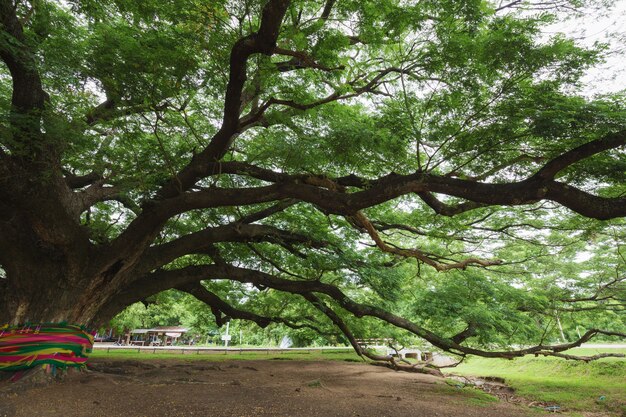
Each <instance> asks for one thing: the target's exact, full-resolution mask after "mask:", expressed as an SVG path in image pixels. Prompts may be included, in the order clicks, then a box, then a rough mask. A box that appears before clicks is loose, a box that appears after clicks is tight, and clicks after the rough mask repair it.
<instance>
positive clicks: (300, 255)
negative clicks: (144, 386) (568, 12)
mask: <svg viewBox="0 0 626 417" xmlns="http://www.w3.org/2000/svg"><path fill="white" fill-rule="evenodd" d="M571 5H572V4H570V3H566V2H554V3H551V6H553V7H552V9H551V10H552V11H555V10H556V11H558V10H559V9H562V8H566V9H567V8H568V7H570V6H571ZM538 9H540V10H538ZM544 9H546V4H544V3H534V2H512V3H510V4H493V3H490V2H486V1H477V0H472V1H463V2H458V1H449V2H445V1H444V2H441V1H436V2H433V1H420V2H415V3H410V2H409V3H406V2H400V1H394V0H384V1H376V2H368V1H350V0H339V1H334V0H327V1H325V2H321V1H303V0H299V1H288V0H269V1H267V2H259V1H254V0H242V1H229V2H220V1H216V2H210V3H207V2H201V1H196V0H179V1H170V2H163V1H156V0H155V1H150V0H148V1H142V2H134V1H125V0H107V1H97V2H96V1H90V0H75V1H70V2H66V3H57V2H49V1H43V0H38V1H18V0H0V16H1V21H0V23H1V29H2V36H1V37H0V58H1V59H2V61H3V62H4V64H5V67H3V68H2V69H1V72H0V107H1V108H2V115H3V116H2V117H3V122H2V131H1V135H2V136H1V138H2V142H1V145H0V162H1V164H0V264H1V265H2V269H3V270H4V271H5V275H4V276H3V278H2V279H0V290H1V291H0V297H2V300H1V302H0V320H2V321H5V320H6V321H8V322H10V323H14V324H17V323H21V322H24V321H35V322H36V321H57V320H68V321H71V322H77V323H82V324H86V325H98V324H101V323H104V322H106V321H107V320H109V319H110V318H111V317H112V316H114V315H115V314H116V313H118V312H120V311H121V310H122V309H123V308H124V307H126V306H128V305H130V304H132V303H133V302H136V301H140V300H143V299H145V298H146V297H149V296H152V295H154V294H156V293H158V292H160V291H163V290H167V289H171V288H177V289H179V290H182V291H184V292H187V293H189V294H191V295H193V296H194V297H196V298H197V299H198V300H200V301H202V302H204V303H206V304H208V305H209V306H210V308H211V310H212V312H213V314H214V315H215V318H216V320H217V323H218V324H221V323H223V321H224V320H226V319H227V317H232V318H241V319H246V320H250V321H253V322H256V323H257V324H259V325H261V326H267V325H268V324H269V323H272V322H281V323H284V324H287V325H289V326H292V327H305V328H312V329H318V330H320V331H324V330H322V329H323V328H326V327H327V326H328V325H329V324H331V323H332V324H333V325H334V326H336V328H337V329H339V330H341V332H342V333H343V334H344V335H345V337H347V338H348V339H349V340H350V341H351V343H352V344H353V345H354V346H355V349H357V351H359V352H360V348H359V347H358V345H357V344H356V343H355V336H354V334H355V333H354V332H353V330H351V329H354V331H355V332H360V331H362V330H361V329H362V327H360V326H361V324H359V320H358V319H357V318H362V317H369V318H370V319H371V320H378V321H382V322H384V323H387V324H389V325H393V326H396V327H398V328H399V329H402V330H403V331H407V332H409V333H410V334H413V335H415V336H418V337H420V338H422V339H425V340H427V341H428V342H430V343H432V344H433V345H435V346H437V347H439V348H441V349H444V350H446V351H449V352H452V353H457V354H460V355H466V354H479V355H483V356H494V357H498V356H499V357H512V356H516V355H523V354H527V353H541V354H550V355H553V354H556V355H559V354H560V353H559V352H562V351H563V350H565V349H567V348H568V347H571V346H577V345H579V344H581V343H582V342H585V341H587V340H589V339H590V338H592V337H594V336H596V335H607V336H609V335H614V336H624V333H623V332H624V314H623V311H624V310H623V308H624V285H625V282H626V275H625V274H624V259H623V250H624V249H623V242H624V239H623V238H624V227H623V226H624V217H625V216H626V198H625V197H624V192H625V191H626V188H625V187H626V183H625V182H624V172H625V168H626V159H625V158H626V155H625V153H624V144H625V143H626V130H625V127H626V123H625V122H626V118H625V115H626V113H625V108H626V107H625V106H624V96H623V95H621V94H614V95H609V96H603V97H594V98H593V99H589V98H586V97H584V96H581V95H579V94H578V91H579V89H580V87H581V86H580V79H581V76H582V75H583V74H584V72H585V71H586V70H587V69H588V68H590V67H591V66H593V65H594V64H596V63H598V62H599V61H600V60H601V59H602V51H603V49H602V46H598V47H597V48H595V49H585V48H582V47H580V46H578V45H577V44H576V43H575V42H574V41H573V40H570V39H567V38H566V37H564V36H561V35H553V36H546V35H545V34H543V33H542V32H541V29H542V27H543V26H545V25H546V24H548V23H551V22H553V21H554V16H553V15H551V14H546V13H545V10H544ZM590 243H591V244H590ZM586 257H589V259H588V261H586V262H588V264H582V263H581V262H580V260H582V259H585V258H586ZM611 313H615V315H616V319H615V320H613V319H611V320H605V321H604V322H603V323H602V324H604V325H606V327H604V328H603V329H599V328H596V327H595V326H594V327H591V328H585V329H583V331H582V333H581V334H580V336H579V337H576V340H572V339H571V337H572V334H571V333H572V329H573V328H574V327H575V326H576V325H578V323H580V324H587V323H589V319H588V317H595V315H596V314H611ZM574 317H583V318H582V319H578V318H574ZM585 317H587V319H585ZM603 317H605V316H603ZM368 320H369V319H368ZM577 320H580V321H577ZM594 322H595V323H597V322H596V321H595V320H594ZM585 327H587V326H585ZM561 328H562V329H563V330H562V332H561V330H560V329H561ZM565 332H567V335H565ZM357 336H358V334H357ZM564 336H567V338H568V341H569V342H570V343H566V344H560V345H557V346H549V345H548V342H550V341H554V340H556V338H560V337H564ZM512 344H524V345H530V344H532V347H528V348H523V349H522V350H518V351H511V350H510V349H509V346H511V345H512Z"/></svg>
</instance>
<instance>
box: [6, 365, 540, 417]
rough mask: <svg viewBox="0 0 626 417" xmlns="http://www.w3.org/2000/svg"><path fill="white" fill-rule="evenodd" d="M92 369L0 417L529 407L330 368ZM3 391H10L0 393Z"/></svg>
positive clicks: (396, 376)
mask: <svg viewBox="0 0 626 417" xmlns="http://www.w3.org/2000/svg"><path fill="white" fill-rule="evenodd" d="M89 367H90V371H87V372H81V373H71V374H69V375H68V376H67V377H66V378H64V379H63V380H62V381H60V382H56V383H52V384H47V385H45V386H39V387H30V388H28V389H23V390H17V391H15V390H13V392H10V393H8V392H7V391H6V389H5V390H4V392H3V393H1V394H0V416H7V417H8V416H16V417H20V416H29V417H31V416H43V417H45V416H55V417H56V416H65V417H91V416H94V417H95V416H106V417H116V416H146V417H161V416H167V417H173V416H237V417H239V416H241V417H243V416H255V417H256V416H313V417H322V416H323V417H330V416H361V417H370V416H371V417H382V416H389V417H391V416H420V417H431V416H438V417H445V416H455V417H457V416H468V417H508V416H510V417H521V416H528V415H529V414H530V411H529V410H528V408H523V407H521V406H515V405H513V404H507V403H504V402H497V401H495V402H486V401H484V396H483V397H481V395H482V394H479V393H474V392H472V390H460V389H457V388H455V387H451V386H449V385H448V384H446V383H445V382H444V380H443V379H440V378H436V377H433V376H429V375H421V374H409V373H402V372H394V371H392V370H390V369H386V368H382V367H377V366H370V365H366V364H361V363H349V362H333V361H295V360H265V361H229V362H215V363H213V362H205V361H184V360H180V361H174V360H146V361H136V360H102V359H94V360H92V361H90V364H89ZM4 388H6V386H5V387H4Z"/></svg>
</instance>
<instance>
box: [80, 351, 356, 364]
mask: <svg viewBox="0 0 626 417" xmlns="http://www.w3.org/2000/svg"><path fill="white" fill-rule="evenodd" d="M89 357H91V358H102V359H114V360H115V359H134V360H137V359H141V360H155V359H178V360H204V361H211V362H215V361H225V360H268V359H269V360H311V361H315V360H336V361H358V362H362V360H361V358H359V357H358V356H357V354H356V353H354V351H352V350H324V351H311V352H309V351H292V352H284V353H276V352H269V354H268V353H266V352H243V353H239V352H238V351H237V350H233V351H229V352H228V354H224V352H215V353H209V354H204V353H200V354H196V353H195V352H193V351H192V353H186V354H181V353H151V352H150V353H148V352H144V353H137V349H132V348H130V349H128V350H125V349H116V350H114V351H111V352H110V353H107V352H106V351H105V350H94V351H93V353H91V354H90V355H89Z"/></svg>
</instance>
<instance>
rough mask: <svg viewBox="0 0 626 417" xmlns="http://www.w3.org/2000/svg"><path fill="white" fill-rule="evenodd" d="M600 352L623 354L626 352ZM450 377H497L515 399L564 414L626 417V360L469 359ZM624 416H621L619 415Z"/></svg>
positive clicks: (582, 351)
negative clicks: (556, 407)
mask: <svg viewBox="0 0 626 417" xmlns="http://www.w3.org/2000/svg"><path fill="white" fill-rule="evenodd" d="M600 351H601V352H613V353H626V349H606V350H600ZM568 353H572V354H578V355H592V354H595V353H599V352H598V350H597V349H594V350H590V349H574V350H572V351H570V352H568ZM448 372H449V373H456V374H461V375H472V376H498V377H502V378H504V379H505V380H506V383H507V384H508V385H510V386H511V387H513V388H515V390H516V393H517V395H519V396H522V397H525V398H528V399H531V400H538V401H545V402H550V403H554V404H556V405H559V406H561V407H563V408H566V409H567V410H570V411H573V412H574V413H573V414H572V415H576V412H582V411H598V412H600V411H608V412H611V413H615V415H617V416H619V415H626V360H624V359H615V358H606V359H601V360H598V361H594V362H589V363H584V362H573V361H566V360H563V359H557V358H543V357H542V358H535V357H532V356H530V357H524V358H518V359H514V360H511V361H509V360H504V359H486V358H470V359H469V360H468V361H467V362H465V363H463V364H462V365H459V366H458V367H457V368H453V369H449V370H448ZM622 413H623V414H622Z"/></svg>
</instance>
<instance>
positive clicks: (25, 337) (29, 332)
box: [0, 323, 94, 371]
mask: <svg viewBox="0 0 626 417" xmlns="http://www.w3.org/2000/svg"><path fill="white" fill-rule="evenodd" d="M93 339H94V335H93V334H90V333H88V332H87V331H86V330H85V329H84V328H83V327H82V326H75V325H69V324H64V323H60V324H55V323H46V324H40V325H24V326H12V327H9V326H8V325H4V326H1V327H0V371H20V370H24V369H29V368H33V367H35V366H37V365H46V364H47V365H52V366H53V367H58V368H67V367H78V368H80V367H83V366H85V363H86V362H87V355H88V354H89V353H91V351H92V349H93Z"/></svg>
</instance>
